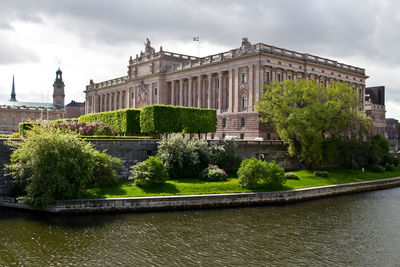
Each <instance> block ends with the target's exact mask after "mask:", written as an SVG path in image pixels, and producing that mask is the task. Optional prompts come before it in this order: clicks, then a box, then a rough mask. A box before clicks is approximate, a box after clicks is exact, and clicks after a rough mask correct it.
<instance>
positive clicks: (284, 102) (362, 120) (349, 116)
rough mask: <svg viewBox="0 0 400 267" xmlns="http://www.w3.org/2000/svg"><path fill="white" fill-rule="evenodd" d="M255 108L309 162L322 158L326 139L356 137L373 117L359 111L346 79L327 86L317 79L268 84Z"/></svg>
mask: <svg viewBox="0 0 400 267" xmlns="http://www.w3.org/2000/svg"><path fill="white" fill-rule="evenodd" d="M262 90H263V95H262V98H261V101H260V102H258V103H256V108H257V110H258V111H260V112H261V114H262V118H261V120H262V121H263V122H272V123H273V125H274V127H275V130H276V131H277V133H278V134H279V137H280V138H281V139H282V140H283V141H284V142H285V143H286V144H288V147H289V153H290V155H292V156H296V157H297V158H299V159H300V160H301V161H302V162H304V163H305V164H307V165H313V164H317V163H319V162H321V160H322V159H323V144H324V141H326V140H327V139H329V138H330V137H332V136H335V137H337V136H338V135H340V136H346V137H350V138H352V137H354V138H357V137H359V136H363V135H366V134H368V133H369V132H370V129H371V126H372V121H371V119H369V118H368V117H366V116H365V115H364V114H363V113H362V112H360V111H359V106H360V100H359V97H358V95H357V91H356V90H355V89H353V88H352V87H350V86H349V85H348V84H346V83H341V82H335V83H331V84H330V85H329V86H327V87H325V86H323V85H322V84H318V83H317V82H315V81H314V80H309V81H304V80H299V81H297V82H295V81H293V80H287V81H284V82H279V83H277V82H275V83H272V84H267V85H265V86H264V87H263V88H262Z"/></svg>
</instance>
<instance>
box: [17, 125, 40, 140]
mask: <svg viewBox="0 0 400 267" xmlns="http://www.w3.org/2000/svg"><path fill="white" fill-rule="evenodd" d="M34 126H40V122H33V121H27V122H21V123H20V124H19V125H18V129H19V134H20V136H21V137H26V135H27V132H28V131H29V130H31V129H32V128H33V127H34Z"/></svg>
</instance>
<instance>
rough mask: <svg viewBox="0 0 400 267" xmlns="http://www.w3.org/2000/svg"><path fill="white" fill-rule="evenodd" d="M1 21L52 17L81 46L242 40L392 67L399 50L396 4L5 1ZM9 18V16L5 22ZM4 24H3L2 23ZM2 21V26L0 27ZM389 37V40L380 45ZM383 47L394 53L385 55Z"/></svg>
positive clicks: (293, 0)
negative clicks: (378, 61)
mask: <svg viewBox="0 0 400 267" xmlns="http://www.w3.org/2000/svg"><path fill="white" fill-rule="evenodd" d="M4 6H5V8H4V9H3V11H1V13H2V15H3V19H2V20H3V21H1V20H0V27H1V25H4V26H6V25H8V26H9V27H11V26H12V21H16V20H23V21H32V22H36V23H41V22H42V17H49V18H56V19H57V22H58V26H59V27H60V29H62V30H66V31H70V32H73V33H75V34H79V35H80V36H81V38H82V39H83V40H84V42H83V43H85V44H86V43H87V42H89V43H90V42H93V43H98V42H100V43H104V44H107V45H113V44H116V43H123V42H142V41H143V39H144V38H145V37H147V36H150V37H151V38H152V40H154V41H156V42H159V43H161V42H163V43H165V42H168V41H169V40H180V41H188V40H190V38H191V36H192V35H193V34H199V35H201V37H202V40H207V41H209V42H212V43H215V44H217V45H223V46H227V47H236V46H238V45H239V44H240V38H241V37H243V36H248V37H249V38H250V40H251V41H253V42H265V43H270V44H272V45H277V46H282V47H286V48H289V49H293V50H298V51H301V52H310V53H316V54H320V53H324V54H327V55H332V56H337V55H341V56H346V55H354V54H360V55H365V56H373V57H376V58H377V59H378V58H379V59H382V60H384V61H386V62H387V63H388V64H397V62H398V61H399V60H400V51H397V49H394V47H395V46H396V43H398V42H396V41H397V40H400V36H399V34H400V33H399V31H397V30H396V29H397V28H398V27H399V26H400V20H399V18H398V16H396V15H395V12H396V10H399V9H398V8H397V7H399V4H397V2H396V1H394V0H393V1H379V2H376V1H362V2H360V1H351V0H350V1H345V0H339V1H328V0H308V1H296V0H288V1H274V0H270V1H261V0H254V1H246V2H244V1H238V0H229V1H228V0H222V1H211V0H203V1H195V0H188V1H160V0H156V1H123V0H114V1H98V0H97V1H96V0H87V1H70V0H61V1H52V0H38V1H26V0H25V1H7V2H6V4H5V5H2V7H4ZM4 20H6V21H4ZM7 23H8V24H7ZM4 26H3V27H4ZM382 40H389V42H382ZM387 49H390V50H391V51H392V52H391V53H392V55H391V56H390V57H387V52H385V51H387Z"/></svg>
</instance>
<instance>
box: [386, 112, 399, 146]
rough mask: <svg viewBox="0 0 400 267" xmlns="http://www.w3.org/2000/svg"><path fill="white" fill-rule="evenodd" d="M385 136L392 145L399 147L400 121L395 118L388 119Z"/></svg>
mask: <svg viewBox="0 0 400 267" xmlns="http://www.w3.org/2000/svg"><path fill="white" fill-rule="evenodd" d="M385 129H386V131H385V136H386V138H387V139H389V142H390V143H391V144H392V145H398V143H399V136H400V135H399V131H400V127H399V121H398V120H396V119H393V118H387V119H386V127H385Z"/></svg>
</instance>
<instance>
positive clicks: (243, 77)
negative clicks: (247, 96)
mask: <svg viewBox="0 0 400 267" xmlns="http://www.w3.org/2000/svg"><path fill="white" fill-rule="evenodd" d="M242 83H247V73H246V72H243V73H242Z"/></svg>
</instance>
